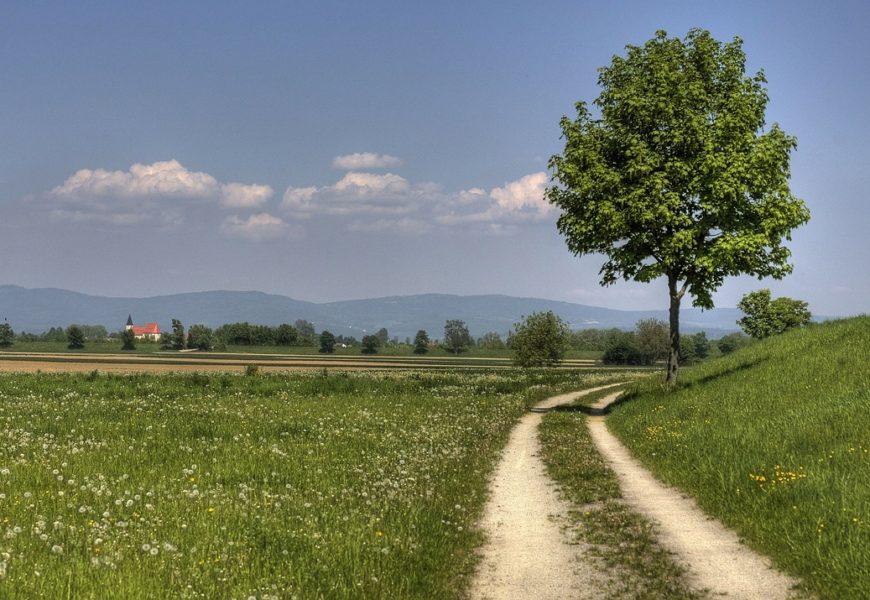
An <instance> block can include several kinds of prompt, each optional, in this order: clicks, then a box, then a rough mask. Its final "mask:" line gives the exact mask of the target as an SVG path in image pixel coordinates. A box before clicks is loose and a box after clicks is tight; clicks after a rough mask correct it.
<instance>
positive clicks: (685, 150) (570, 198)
mask: <svg viewBox="0 0 870 600" xmlns="http://www.w3.org/2000/svg"><path fill="white" fill-rule="evenodd" d="M742 46H743V43H742V41H741V40H740V39H739V38H735V39H734V40H733V41H732V42H730V43H725V44H723V43H720V42H718V41H716V40H715V39H714V38H713V37H712V36H711V35H710V33H709V32H707V31H703V30H700V29H693V30H691V31H690V32H689V33H688V35H687V36H686V37H685V39H682V40H681V39H679V38H669V37H667V34H666V33H665V32H664V31H659V32H657V33H656V36H655V38H653V39H652V40H650V41H649V42H647V43H646V44H645V45H644V46H641V47H638V46H628V47H627V55H626V56H625V57H621V56H618V57H614V59H613V62H612V63H611V64H610V66H607V67H604V68H602V69H600V71H599V78H598V83H599V86H600V87H601V89H602V91H601V94H600V95H599V96H598V98H597V99H596V100H595V102H594V104H595V106H596V107H597V108H598V109H599V110H600V117H599V118H595V117H593V115H592V113H591V112H590V110H589V109H588V108H587V105H586V104H585V103H584V102H579V103H577V105H576V108H577V117H576V119H574V120H571V119H569V118H568V117H563V118H562V122H561V127H562V134H563V137H564V138H565V151H564V153H563V154H562V155H555V156H553V157H552V158H551V159H550V163H549V166H550V168H551V169H552V171H553V179H554V181H555V182H557V185H555V186H553V187H550V188H548V189H547V192H546V196H547V199H548V200H549V201H550V202H551V203H553V204H555V205H556V206H558V207H559V208H560V209H561V215H560V217H559V221H558V228H559V231H560V232H561V233H562V234H563V235H564V236H565V238H566V242H567V245H568V248H569V249H570V250H571V252H573V253H574V254H576V255H578V256H579V255H584V254H590V253H600V254H603V255H604V256H605V257H606V259H607V260H606V261H605V263H604V265H603V266H602V268H601V284H602V285H610V284H612V283H614V282H616V281H617V280H618V279H620V278H622V279H625V280H634V281H642V282H650V281H653V280H655V279H657V278H659V277H664V278H665V280H666V281H667V286H668V297H669V300H670V319H669V321H670V323H669V329H670V332H669V352H668V369H667V382H668V383H669V384H670V385H675V384H676V382H677V373H678V368H679V366H678V365H679V360H678V355H679V348H680V327H679V315H680V301H681V300H682V298H683V296H684V295H685V294H686V293H687V292H688V293H689V295H690V296H692V298H693V304H694V305H695V306H699V307H702V308H711V307H712V306H713V297H712V295H713V292H714V291H715V290H716V289H717V288H718V287H719V286H720V285H721V284H722V282H723V280H724V279H725V277H727V276H732V275H739V274H742V273H746V274H751V275H756V276H758V277H765V276H770V277H774V278H777V279H779V278H782V277H783V276H785V275H786V274H788V273H789V272H791V270H792V267H791V265H790V264H789V263H788V259H789V256H790V253H789V251H788V249H787V248H786V247H785V246H784V245H783V238H785V239H790V232H791V230H792V229H793V228H795V227H797V226H799V225H801V224H803V223H806V222H807V221H808V220H809V216H810V215H809V211H808V210H807V207H806V205H805V204H804V202H803V201H802V200H800V199H798V198H796V197H795V196H794V195H793V194H792V193H791V191H790V189H789V186H788V179H789V175H790V173H789V158H790V153H791V151H792V150H793V149H794V148H795V147H796V141H795V138H793V137H791V136H789V135H787V134H786V133H785V132H784V131H783V130H782V129H780V127H779V125H777V124H774V125H772V126H771V127H770V128H768V129H767V130H765V119H764V112H765V109H766V107H767V101H768V97H767V90H766V88H765V85H764V84H765V83H766V81H765V79H764V75H763V73H761V72H759V73H757V74H756V75H754V76H747V75H746V74H745V63H746V56H745V54H744V52H743V47H742Z"/></svg>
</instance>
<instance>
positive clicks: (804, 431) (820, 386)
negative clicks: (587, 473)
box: [608, 317, 870, 600]
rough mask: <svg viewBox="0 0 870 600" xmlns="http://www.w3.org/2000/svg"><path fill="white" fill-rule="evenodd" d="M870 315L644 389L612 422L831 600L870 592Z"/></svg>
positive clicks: (666, 475)
mask: <svg viewBox="0 0 870 600" xmlns="http://www.w3.org/2000/svg"><path fill="white" fill-rule="evenodd" d="M868 349H870V317H858V318H854V319H848V320H842V321H836V322H830V323H825V324H822V325H814V326H810V327H807V328H804V329H801V330H793V331H790V332H787V333H785V334H782V335H780V336H776V337H773V338H770V339H768V340H765V341H764V342H762V343H758V344H755V345H753V346H751V347H749V348H746V349H744V350H742V351H739V352H736V353H734V354H733V355H729V356H727V357H724V358H721V359H718V360H715V361H710V362H708V363H705V364H703V365H700V366H698V367H694V368H692V369H689V370H686V371H685V372H684V373H683V375H682V381H681V383H680V386H679V389H678V390H677V391H676V392H674V393H670V392H668V391H666V390H664V389H662V388H661V386H660V384H659V383H658V382H657V381H652V380H647V381H645V382H642V383H638V384H635V386H634V389H633V390H632V391H631V392H630V393H629V401H627V402H624V403H622V404H621V405H619V406H618V408H617V409H616V410H614V411H613V412H612V413H611V415H610V416H609V417H608V423H609V425H610V427H611V429H613V431H614V432H615V433H616V434H617V435H618V436H619V437H620V438H621V440H622V441H623V443H625V444H626V445H627V446H628V447H629V448H630V449H631V450H632V452H633V453H634V454H635V455H636V456H637V457H639V458H640V459H641V460H642V461H643V463H644V464H645V465H646V466H647V467H648V468H650V469H651V470H652V471H654V472H655V473H656V474H657V475H658V476H659V477H661V478H663V479H664V480H665V481H667V482H669V483H672V484H674V485H676V486H678V487H680V488H682V489H684V490H686V491H688V492H689V493H691V494H692V495H693V496H695V497H696V498H697V499H698V501H699V503H700V505H701V506H702V507H703V508H704V510H705V511H707V512H708V513H709V514H711V515H714V516H716V517H718V518H719V519H721V520H722V521H723V522H725V523H726V524H727V525H729V526H730V527H732V528H734V529H735V530H736V531H737V532H738V533H739V534H740V535H741V536H742V537H743V539H745V541H746V542H747V543H748V544H749V545H751V546H752V547H754V548H756V549H758V550H760V551H761V552H763V553H765V554H767V555H769V556H771V557H772V558H773V560H774V561H775V563H776V564H777V565H778V566H779V567H781V568H783V569H784V570H786V571H788V572H790V573H792V574H794V575H797V576H799V577H801V578H802V579H803V580H804V582H805V583H806V586H807V587H808V588H809V591H811V592H813V593H815V594H817V595H818V596H820V597H822V598H830V599H837V600H840V599H845V598H867V597H868V593H870V592H868V590H870V368H868V365H867V359H868Z"/></svg>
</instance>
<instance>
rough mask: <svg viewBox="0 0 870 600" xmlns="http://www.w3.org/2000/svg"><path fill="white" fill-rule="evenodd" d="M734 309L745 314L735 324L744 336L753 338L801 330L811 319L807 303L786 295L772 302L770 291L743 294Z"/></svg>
mask: <svg viewBox="0 0 870 600" xmlns="http://www.w3.org/2000/svg"><path fill="white" fill-rule="evenodd" d="M737 308H739V309H740V310H742V311H743V315H744V316H743V318H741V319H740V320H739V321H737V324H738V325H740V328H741V329H743V331H745V332H746V334H747V335H749V336H751V337H754V338H756V339H761V338H766V337H769V336H771V335H777V334H779V333H782V332H783V331H786V330H788V329H792V328H794V327H801V326H803V325H806V324H807V323H809V322H810V319H812V314H810V311H809V310H808V309H807V303H806V302H803V301H802V300H792V299H791V298H786V297H785V296H783V297H781V298H777V299H775V300H773V301H771V299H770V290H767V289H764V290H757V291H755V292H750V293H748V294H746V295H745V296H743V298H741V299H740V302H738V303H737Z"/></svg>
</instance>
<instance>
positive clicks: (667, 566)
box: [540, 390, 703, 599]
mask: <svg viewBox="0 0 870 600" xmlns="http://www.w3.org/2000/svg"><path fill="white" fill-rule="evenodd" d="M611 393H613V390H602V391H601V392H598V393H596V394H591V395H589V396H583V397H581V398H580V399H579V402H580V403H582V404H584V405H589V404H591V403H592V402H593V401H594V400H596V399H598V398H600V397H602V396H605V395H608V394H611ZM540 440H541V447H542V456H543V459H544V463H545V464H546V465H547V471H548V473H549V474H550V476H551V477H552V478H553V479H554V480H555V481H556V482H557V483H558V484H559V488H560V492H561V493H562V494H563V495H564V496H565V498H566V499H567V500H568V501H569V502H570V503H571V504H572V506H573V510H572V512H571V515H570V516H571V520H572V522H573V525H574V527H573V532H574V535H575V536H576V538H577V540H578V541H579V542H580V543H582V544H588V545H589V552H590V553H591V554H592V555H593V556H594V557H596V558H597V559H599V560H600V568H601V571H602V575H603V579H604V580H606V581H607V585H608V589H607V590H602V592H603V595H604V596H606V597H607V598H669V599H681V598H682V599H689V598H700V597H703V596H702V595H700V594H698V593H696V592H694V591H693V590H691V588H690V587H689V586H688V584H687V583H686V581H685V579H684V574H685V570H684V569H683V568H682V567H681V566H679V565H678V564H677V563H675V562H674V560H673V558H672V555H671V553H670V552H668V551H667V550H665V549H664V548H662V547H661V546H659V545H658V543H657V542H656V539H655V535H654V531H653V527H652V525H651V523H650V522H649V521H647V520H646V519H645V518H644V517H643V516H641V515H639V514H637V513H635V512H633V511H632V510H630V509H629V508H628V507H627V506H626V505H625V504H624V503H623V502H622V500H621V498H622V494H621V492H620V490H619V483H618V481H617V479H616V475H615V474H614V473H613V471H612V470H611V469H610V468H609V467H608V466H607V464H606V463H605V461H604V459H603V458H602V457H601V455H600V454H599V453H598V451H597V450H596V449H595V445H594V443H593V442H592V439H591V438H590V437H589V429H588V428H587V427H586V416H585V415H584V414H583V413H581V412H575V411H567V410H566V411H559V410H557V411H553V412H549V413H547V414H546V415H544V419H543V421H542V423H541V427H540Z"/></svg>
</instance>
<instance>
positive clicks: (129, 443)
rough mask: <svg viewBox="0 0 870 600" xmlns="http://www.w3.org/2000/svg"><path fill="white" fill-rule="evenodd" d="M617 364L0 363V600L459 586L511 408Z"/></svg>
mask: <svg viewBox="0 0 870 600" xmlns="http://www.w3.org/2000/svg"><path fill="white" fill-rule="evenodd" d="M619 377H620V373H619V372H614V371H592V370H584V371H569V370H558V371H557V370H550V371H546V370H540V371H531V372H523V371H519V370H505V371H498V372H486V371H471V372H469V371H463V372H455V371H444V370H442V371H429V372H427V371H402V372H390V371H378V372H353V373H342V372H332V373H328V374H327V373H325V372H322V371H318V372H300V373H296V374H293V375H280V376H279V375H258V376H243V375H228V374H219V375H201V374H193V375H160V376H153V375H147V376H146V375H135V376H113V375H103V374H96V373H95V374H81V375H46V374H39V375H10V374H5V375H0V597H2V598H4V599H7V598H8V599H18V598H21V599H25V598H26V599H32V598H52V599H53V598H118V599H121V598H123V599H125V600H127V599H139V598H143V599H144V598H176V597H178V598H208V599H216V598H243V599H247V598H257V599H258V600H263V599H271V598H281V599H284V598H455V597H457V596H461V595H462V594H463V593H464V590H465V589H466V585H467V582H468V579H469V577H470V574H471V573H472V571H473V566H474V549H475V547H477V546H478V545H479V544H480V542H481V534H480V532H479V531H478V530H477V529H476V527H475V524H476V523H477V521H478V518H479V517H480V514H481V511H482V507H483V502H484V495H485V488H486V481H487V476H488V474H489V473H490V472H491V470H492V468H493V467H494V464H495V462H496V460H497V459H498V456H499V452H500V450H501V448H502V446H503V445H504V443H505V441H506V439H507V435H508V433H509V431H510V429H511V428H512V426H513V425H514V423H515V422H516V420H517V418H518V417H519V416H520V415H522V414H523V412H524V411H525V410H526V409H527V407H528V406H529V405H530V404H531V403H532V402H534V401H535V400H537V399H540V398H541V397H544V396H546V395H549V394H552V393H557V392H561V391H566V390H574V389H580V388H583V387H587V386H592V385H598V384H603V383H607V382H610V381H614V380H616V379H618V378H619Z"/></svg>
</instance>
